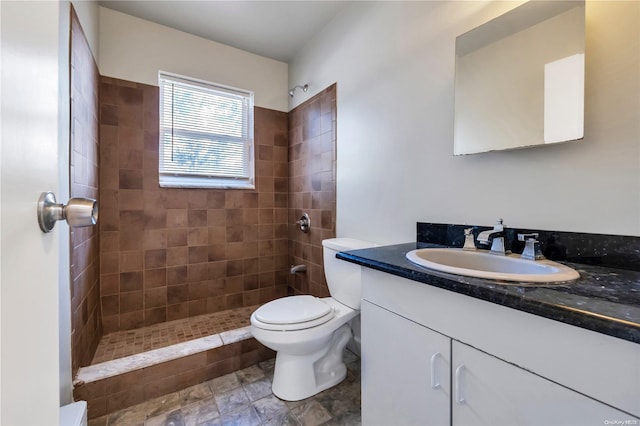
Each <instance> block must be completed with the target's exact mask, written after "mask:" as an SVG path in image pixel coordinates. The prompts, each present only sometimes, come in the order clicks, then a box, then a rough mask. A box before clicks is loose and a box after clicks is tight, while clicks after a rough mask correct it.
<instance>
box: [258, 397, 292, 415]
mask: <svg viewBox="0 0 640 426" xmlns="http://www.w3.org/2000/svg"><path fill="white" fill-rule="evenodd" d="M252 405H253V408H255V409H256V412H257V413H258V416H259V417H260V420H261V421H262V422H267V421H269V420H273V419H279V418H284V417H286V416H287V415H288V414H290V412H289V407H287V404H285V403H284V401H282V400H281V399H279V398H277V397H275V396H274V395H273V394H269V396H267V397H265V398H262V399H259V400H257V401H255V402H253V403H252Z"/></svg>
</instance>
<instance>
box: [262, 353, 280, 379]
mask: <svg viewBox="0 0 640 426" xmlns="http://www.w3.org/2000/svg"><path fill="white" fill-rule="evenodd" d="M275 365H276V359H275V358H271V359H268V360H266V361H262V362H261V363H258V366H259V367H260V368H261V369H262V371H264V375H265V376H266V377H269V378H270V379H273V370H274V367H275Z"/></svg>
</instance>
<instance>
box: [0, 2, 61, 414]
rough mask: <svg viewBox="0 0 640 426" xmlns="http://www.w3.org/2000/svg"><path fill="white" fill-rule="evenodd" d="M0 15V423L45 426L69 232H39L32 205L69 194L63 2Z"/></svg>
mask: <svg viewBox="0 0 640 426" xmlns="http://www.w3.org/2000/svg"><path fill="white" fill-rule="evenodd" d="M0 11H1V12H0V13H1V32H2V37H1V41H2V42H1V43H2V46H1V56H0V58H1V61H2V76H1V84H0V86H1V88H2V89H1V90H2V99H1V104H0V111H1V123H0V128H1V129H2V132H1V134H2V155H1V157H2V167H1V170H2V173H1V175H2V179H1V180H2V188H1V191H0V199H1V200H2V201H1V205H2V216H1V219H2V222H1V224H0V229H1V230H2V231H1V232H2V240H1V246H2V258H1V259H0V264H1V265H2V266H1V274H2V275H1V281H2V285H1V286H0V291H1V292H2V299H1V302H2V306H1V311H0V312H1V315H2V320H1V325H2V329H1V334H0V337H1V341H2V346H1V350H2V352H1V355H0V360H1V362H2V364H1V372H2V382H1V383H0V389H1V398H2V401H1V408H2V410H1V412H0V424H3V425H53V424H57V423H58V406H59V342H58V333H59V332H58V319H59V317H58V297H59V294H58V284H59V255H60V246H61V245H63V243H62V242H61V240H62V239H64V236H66V235H68V233H64V232H65V231H64V228H63V231H62V233H61V232H60V231H61V230H60V227H57V229H56V230H54V232H52V233H50V234H43V233H42V232H41V231H40V229H39V227H38V224H37V220H36V204H37V201H38V197H39V195H40V193H41V192H43V191H47V190H51V191H56V193H58V191H62V192H64V190H65V189H64V188H65V187H68V161H65V160H64V159H62V160H58V159H59V157H60V156H61V155H63V156H64V147H65V146H67V145H66V144H67V143H68V137H67V139H66V140H64V139H62V138H61V137H60V135H61V134H63V133H64V130H61V128H60V123H61V120H62V119H61V115H60V113H61V111H60V105H61V104H63V103H64V100H62V99H61V98H65V96H64V94H61V93H60V86H59V85H60V80H59V79H60V78H61V75H65V74H66V75H67V76H68V65H65V64H66V63H68V62H61V57H62V53H61V52H62V51H63V50H64V47H63V45H64V41H65V36H63V35H62V31H61V22H64V21H65V19H67V18H65V17H64V16H63V15H64V13H65V11H68V2H60V3H58V2H48V1H40V2H20V1H16V2H11V1H2V2H0ZM66 39H67V42H68V31H67V36H66ZM67 44H68V43H67ZM66 98H67V101H66V102H67V103H66V110H67V111H68V96H67V97H66ZM66 126H67V127H68V121H67V124H66ZM67 149H68V147H67ZM60 167H63V168H65V169H66V173H67V175H66V180H64V179H62V178H61V176H63V175H64V173H65V172H64V170H60ZM67 245H68V243H67ZM67 265H68V264H67ZM66 283H67V285H68V283H69V281H68V277H67V281H66Z"/></svg>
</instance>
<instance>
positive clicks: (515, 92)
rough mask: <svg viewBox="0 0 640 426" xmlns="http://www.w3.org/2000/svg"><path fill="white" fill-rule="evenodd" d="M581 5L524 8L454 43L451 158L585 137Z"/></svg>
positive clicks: (537, 4)
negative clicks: (453, 114)
mask: <svg viewBox="0 0 640 426" xmlns="http://www.w3.org/2000/svg"><path fill="white" fill-rule="evenodd" d="M584 46H585V4H584V1H530V2H528V3H525V4H523V5H521V6H519V7H517V8H515V9H513V10H511V11H509V12H507V13H505V14H504V15H501V16H499V17H497V18H495V19H493V20H491V21H489V22H487V23H485V24H483V25H481V26H479V27H477V28H475V29H473V30H471V31H469V32H467V33H465V34H463V35H461V36H459V37H458V38H457V39H456V75H455V117H454V155H464V154H475V153H480V152H489V151H498V150H508V149H516V148H523V147H530V146H539V145H546V144H553V143H558V142H565V141H571V140H579V139H582V138H583V136H584V49H585V47H584Z"/></svg>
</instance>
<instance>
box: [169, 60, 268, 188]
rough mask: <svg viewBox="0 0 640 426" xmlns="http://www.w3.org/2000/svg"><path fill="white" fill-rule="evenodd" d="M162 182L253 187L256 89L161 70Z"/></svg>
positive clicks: (191, 185) (192, 185)
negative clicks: (254, 90) (250, 90)
mask: <svg viewBox="0 0 640 426" xmlns="http://www.w3.org/2000/svg"><path fill="white" fill-rule="evenodd" d="M159 81H160V150H159V154H160V155H159V156H160V159H159V161H160V164H159V171H160V186H163V187H190V188H194V187H204V188H254V187H255V182H254V161H253V152H254V149H253V93H252V92H247V91H242V90H238V89H232V88H228V87H223V86H218V85H215V84H212V83H208V82H203V81H199V80H191V79H188V78H185V77H179V76H176V75H172V74H167V73H162V72H161V73H160V74H159Z"/></svg>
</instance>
